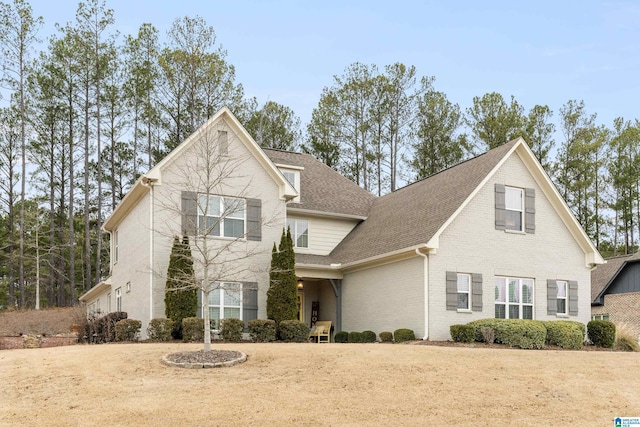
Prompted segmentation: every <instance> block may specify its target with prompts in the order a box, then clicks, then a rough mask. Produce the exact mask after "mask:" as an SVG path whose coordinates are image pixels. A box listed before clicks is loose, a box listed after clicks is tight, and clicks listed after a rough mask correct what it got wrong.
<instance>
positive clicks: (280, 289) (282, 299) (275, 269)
mask: <svg viewBox="0 0 640 427" xmlns="http://www.w3.org/2000/svg"><path fill="white" fill-rule="evenodd" d="M295 262H296V261H295V253H294V252H293V240H292V239H291V230H289V229H287V232H286V233H285V231H284V229H283V230H282V237H281V238H280V246H278V249H276V245H275V243H274V244H273V250H272V253H271V271H270V273H269V279H270V285H269V290H268V291H267V317H268V318H269V319H273V320H275V322H276V324H280V322H281V321H283V320H295V319H297V317H298V288H297V283H296V270H295Z"/></svg>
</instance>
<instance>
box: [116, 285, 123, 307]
mask: <svg viewBox="0 0 640 427" xmlns="http://www.w3.org/2000/svg"><path fill="white" fill-rule="evenodd" d="M116 311H122V288H118V289H116Z"/></svg>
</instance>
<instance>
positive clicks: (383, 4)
mask: <svg viewBox="0 0 640 427" xmlns="http://www.w3.org/2000/svg"><path fill="white" fill-rule="evenodd" d="M5 1H8V0H5ZM30 4H31V5H32V7H33V9H34V13H35V14H36V15H42V16H43V18H44V20H45V24H46V25H45V28H43V30H42V36H43V37H46V36H48V35H49V34H51V33H52V32H53V31H54V24H55V23H56V22H58V23H61V24H64V23H66V22H68V21H73V20H74V16H75V10H76V7H77V2H76V1H69V0H58V1H52V0H31V1H30ZM107 6H108V7H110V8H112V9H113V10H114V12H115V20H116V24H115V28H116V29H117V30H118V31H119V32H120V33H121V34H135V33H137V30H138V28H139V26H140V25H141V24H142V23H145V22H150V23H152V24H153V25H154V26H155V27H156V28H157V29H158V30H159V31H160V33H161V34H162V35H163V36H164V34H165V33H166V31H167V30H168V29H169V27H170V26H171V23H172V22H173V20H174V19H175V18H176V17H181V16H192V17H193V16H196V15H199V16H201V17H203V18H205V20H206V21H207V22H208V24H209V25H212V26H213V27H214V28H215V31H216V34H217V42H218V43H220V44H222V46H223V47H224V48H225V49H226V50H227V51H228V57H227V60H228V62H229V63H231V64H233V65H234V66H235V68H236V81H237V82H238V83H242V84H243V86H244V88H245V94H246V95H247V96H256V97H257V98H258V101H259V102H260V104H263V103H264V102H265V101H267V100H273V101H276V102H279V103H281V104H284V105H287V106H289V107H291V108H292V109H293V110H294V111H295V112H296V113H297V114H298V116H300V118H301V119H302V122H303V125H306V123H307V122H308V120H309V118H310V117H311V111H312V110H313V108H314V106H316V105H317V103H318V100H319V97H320V93H321V91H322V89H323V87H325V86H329V85H331V83H332V76H333V75H336V74H338V75H339V74H342V73H343V71H344V69H345V68H346V67H347V66H348V65H349V64H351V63H353V62H356V61H358V62H362V63H366V64H376V65H378V66H379V67H381V68H382V67H383V66H384V65H386V64H391V63H394V62H402V63H404V64H406V65H415V66H416V68H417V71H418V74H419V75H420V76H423V75H428V76H434V77H435V78H436V81H435V88H436V89H437V90H440V91H443V92H445V93H446V94H447V96H448V97H449V99H450V100H451V101H453V102H456V103H458V104H459V105H460V106H461V107H462V108H463V109H464V108H466V107H469V106H470V105H471V102H472V99H473V97H474V96H481V95H483V94H485V93H487V92H493V91H496V92H500V93H501V94H502V95H503V96H504V97H505V98H508V97H509V96H510V95H514V96H515V97H516V99H517V100H518V102H520V103H521V104H522V105H523V106H524V107H525V108H526V109H527V110H528V109H530V108H531V107H533V106H534V105H535V104H547V105H549V107H551V109H552V110H553V111H554V119H555V120H557V112H558V110H559V109H560V107H561V106H562V104H564V103H565V102H566V101H567V100H569V99H577V100H584V101H585V103H586V107H587V110H588V112H590V113H597V114H598V120H597V121H598V123H600V124H606V125H607V126H611V122H612V121H613V119H614V118H615V117H618V116H623V117H625V118H626V119H634V118H640V114H639V113H638V109H637V105H638V100H639V99H640V83H639V76H640V73H639V72H638V71H639V68H640V67H639V65H640V55H639V52H638V50H639V49H640V24H639V23H640V2H634V1H628V2H624V1H620V2H605V1H564V0H560V1H558V0H556V1H538V2H514V1H502V2H492V1H483V2H480V1H457V2H456V1H415V2H408V1H395V2H394V1H371V0H370V1H339V2H338V1H322V2H318V1H302V0H301V1H266V0H265V1H257V0H256V1H212V0H209V1H196V0H178V1H176V0H172V1H161V0H108V1H107Z"/></svg>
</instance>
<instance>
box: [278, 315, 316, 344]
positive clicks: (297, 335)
mask: <svg viewBox="0 0 640 427" xmlns="http://www.w3.org/2000/svg"><path fill="white" fill-rule="evenodd" d="M309 332H310V329H309V326H308V325H307V324H306V323H304V322H300V321H299V320H283V321H282V322H280V327H279V330H278V335H279V336H280V339H281V340H282V341H286V342H307V341H308V340H309Z"/></svg>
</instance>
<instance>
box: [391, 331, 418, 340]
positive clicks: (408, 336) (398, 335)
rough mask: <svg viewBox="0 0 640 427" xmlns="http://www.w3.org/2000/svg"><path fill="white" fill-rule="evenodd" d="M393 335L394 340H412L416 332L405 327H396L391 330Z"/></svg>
mask: <svg viewBox="0 0 640 427" xmlns="http://www.w3.org/2000/svg"><path fill="white" fill-rule="evenodd" d="M393 336H394V337H395V339H396V342H405V341H413V340H415V339H416V334H415V333H414V332H413V331H412V330H411V329H407V328H402V329H396V330H395V331H394V332H393Z"/></svg>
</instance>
